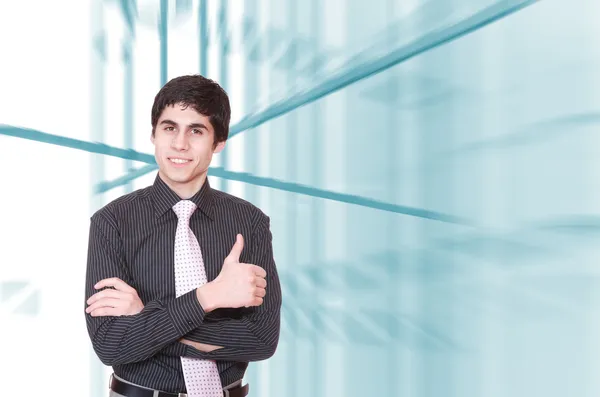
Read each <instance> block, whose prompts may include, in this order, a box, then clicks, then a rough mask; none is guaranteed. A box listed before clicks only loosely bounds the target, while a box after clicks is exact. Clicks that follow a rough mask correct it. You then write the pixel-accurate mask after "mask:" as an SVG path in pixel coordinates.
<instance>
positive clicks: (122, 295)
mask: <svg viewBox="0 0 600 397" xmlns="http://www.w3.org/2000/svg"><path fill="white" fill-rule="evenodd" d="M130 296H131V295H130V294H128V293H127V292H123V291H117V290H114V289H105V290H103V291H100V292H96V293H95V294H94V295H92V296H90V298H89V299H88V300H87V304H88V305H91V304H92V303H94V302H96V301H97V300H99V299H102V298H115V299H128V298H129V297H130Z"/></svg>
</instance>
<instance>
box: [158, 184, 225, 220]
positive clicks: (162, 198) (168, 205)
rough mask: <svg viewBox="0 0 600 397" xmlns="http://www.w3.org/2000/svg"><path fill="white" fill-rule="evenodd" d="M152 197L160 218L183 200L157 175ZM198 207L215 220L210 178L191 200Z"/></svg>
mask: <svg viewBox="0 0 600 397" xmlns="http://www.w3.org/2000/svg"><path fill="white" fill-rule="evenodd" d="M151 197H152V201H153V203H154V210H155V213H156V217H157V218H158V217H160V216H162V215H164V214H165V212H167V211H168V210H170V209H172V208H173V206H174V205H175V204H177V203H178V202H180V201H181V200H182V199H181V198H180V197H179V196H178V195H177V193H175V192H174V191H173V190H171V188H170V187H169V186H168V185H167V184H166V183H165V181H163V180H162V178H161V177H160V175H159V174H158V173H157V174H156V178H155V179H154V184H153V185H152V189H151ZM189 200H190V201H192V202H193V203H194V204H196V206H197V207H198V208H197V209H198V210H200V211H202V213H203V214H204V215H206V216H208V217H209V218H210V219H214V218H213V190H212V188H211V187H210V183H209V182H208V176H207V177H206V179H205V180H204V184H202V187H201V188H200V190H198V191H197V192H196V193H195V194H194V195H193V196H192V197H190V198H189Z"/></svg>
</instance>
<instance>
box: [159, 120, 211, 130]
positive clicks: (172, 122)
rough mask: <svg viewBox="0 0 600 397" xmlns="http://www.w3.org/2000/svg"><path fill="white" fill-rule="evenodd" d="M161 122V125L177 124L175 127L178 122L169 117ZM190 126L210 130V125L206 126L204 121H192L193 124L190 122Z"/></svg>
mask: <svg viewBox="0 0 600 397" xmlns="http://www.w3.org/2000/svg"><path fill="white" fill-rule="evenodd" d="M160 124H161V125H162V124H167V125H172V126H175V127H176V126H177V123H176V122H174V121H173V120H169V119H164V120H163V121H161V122H160ZM188 128H202V129H204V130H206V131H208V127H207V126H205V125H204V124H202V123H192V124H189V125H188Z"/></svg>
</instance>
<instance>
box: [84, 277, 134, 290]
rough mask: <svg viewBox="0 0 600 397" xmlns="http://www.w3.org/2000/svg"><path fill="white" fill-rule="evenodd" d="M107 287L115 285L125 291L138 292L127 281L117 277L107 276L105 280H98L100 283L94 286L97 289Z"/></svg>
mask: <svg viewBox="0 0 600 397" xmlns="http://www.w3.org/2000/svg"><path fill="white" fill-rule="evenodd" d="M105 287H115V288H116V289H117V290H119V291H123V292H136V290H135V289H133V288H132V287H130V286H129V285H128V284H127V283H126V282H125V281H123V280H121V279H120V278H117V277H112V278H105V279H104V280H100V281H98V283H97V284H96V285H94V288H96V289H102V288H105ZM136 293H137V292H136Z"/></svg>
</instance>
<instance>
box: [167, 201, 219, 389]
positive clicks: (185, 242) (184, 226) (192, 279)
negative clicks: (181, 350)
mask: <svg viewBox="0 0 600 397" xmlns="http://www.w3.org/2000/svg"><path fill="white" fill-rule="evenodd" d="M195 209H196V204H194V203H193V202H192V201H189V200H182V201H180V202H178V203H177V204H175V205H174V206H173V211H175V213H176V214H177V218H179V221H178V223H177V231H176V232H175V294H176V295H177V297H179V296H181V295H183V294H185V293H186V292H189V291H191V290H193V289H196V288H198V287H199V286H201V285H202V284H205V283H206V272H205V270H204V261H203V260H202V252H201V251H200V245H199V244H198V240H197V239H196V236H194V233H193V232H192V229H190V226H189V220H190V217H191V216H192V213H193V212H194V210H195ZM181 364H182V365H183V377H184V379H185V385H186V389H187V395H188V396H189V397H223V387H222V386H221V378H220V377H219V370H218V369H217V363H216V362H215V361H213V360H199V359H195V358H190V357H181Z"/></svg>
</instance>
